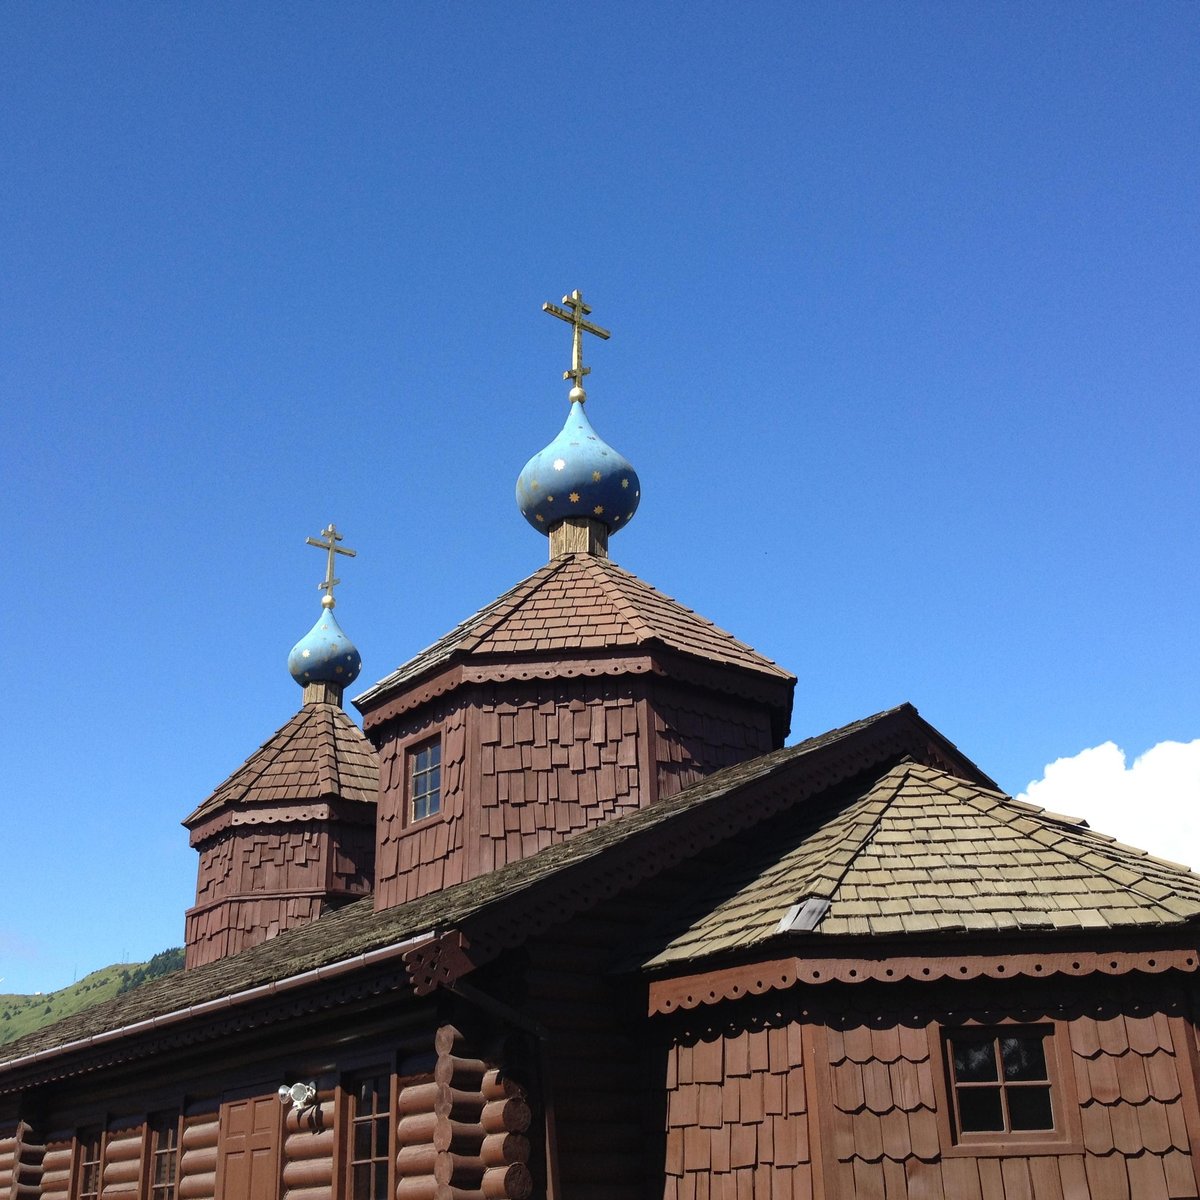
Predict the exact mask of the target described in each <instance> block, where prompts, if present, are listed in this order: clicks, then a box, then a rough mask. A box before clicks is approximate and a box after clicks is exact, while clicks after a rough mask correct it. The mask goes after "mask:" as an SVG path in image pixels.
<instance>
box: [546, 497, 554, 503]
mask: <svg viewBox="0 0 1200 1200" xmlns="http://www.w3.org/2000/svg"><path fill="white" fill-rule="evenodd" d="M546 503H547V504H553V503H554V497H553V496H547V497H546Z"/></svg>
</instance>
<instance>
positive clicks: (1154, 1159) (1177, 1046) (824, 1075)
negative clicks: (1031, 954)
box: [663, 979, 1200, 1200]
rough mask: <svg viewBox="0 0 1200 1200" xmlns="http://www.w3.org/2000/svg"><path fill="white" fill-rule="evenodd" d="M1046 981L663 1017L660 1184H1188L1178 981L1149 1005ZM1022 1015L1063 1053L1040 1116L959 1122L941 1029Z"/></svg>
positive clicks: (813, 999)
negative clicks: (1006, 1125)
mask: <svg viewBox="0 0 1200 1200" xmlns="http://www.w3.org/2000/svg"><path fill="white" fill-rule="evenodd" d="M1052 987H1053V985H1051V986H1048V987H1043V988H1042V989H1041V990H1040V991H1039V990H1035V989H1030V988H1019V987H1011V986H1008V985H997V987H995V988H994V989H993V992H992V994H991V995H990V996H988V995H984V994H983V993H981V992H978V991H970V990H962V989H959V988H955V987H953V986H952V987H946V988H942V987H940V986H939V985H933V984H931V985H929V988H928V990H927V991H926V992H925V993H924V994H922V993H920V992H913V991H901V990H900V989H897V990H896V992H894V993H888V992H887V991H884V990H881V989H878V988H875V987H874V986H872V985H865V984H864V985H860V987H859V989H857V990H856V989H846V990H837V989H831V990H830V991H829V992H828V993H824V992H823V990H822V989H812V988H809V989H799V988H798V989H794V990H793V991H791V992H788V993H781V994H778V995H776V996H769V997H762V998H757V999H753V1000H745V1001H741V1002H737V1003H732V1004H730V1003H725V1004H723V1005H720V1006H715V1007H713V1008H711V1009H708V1010H707V1011H700V1010H697V1011H695V1012H693V1013H691V1014H687V1015H686V1016H683V1017H681V1018H679V1019H676V1020H675V1023H674V1025H673V1026H672V1028H671V1031H670V1035H669V1036H668V1038H667V1041H666V1046H665V1050H664V1051H663V1055H664V1063H663V1070H664V1077H665V1081H666V1087H667V1107H666V1113H665V1131H666V1148H665V1188H664V1193H663V1194H664V1196H666V1197H669V1198H671V1200H675V1198H678V1197H687V1198H688V1200H691V1198H692V1197H698V1196H709V1197H714V1196H715V1197H730V1198H731V1200H732V1198H733V1197H737V1198H739V1200H745V1198H746V1197H765V1196H770V1197H792V1198H799V1197H809V1196H813V1195H816V1196H826V1197H835V1196H837V1197H841V1196H845V1197H855V1198H856V1200H876V1198H878V1200H908V1198H911V1200H917V1198H918V1197H922V1198H924V1197H935V1198H937V1200H1003V1198H1008V1200H1012V1198H1013V1197H1025V1198H1030V1200H1041V1198H1043V1197H1045V1198H1051V1200H1059V1198H1062V1197H1089V1198H1091V1200H1168V1198H1169V1197H1185V1196H1186V1197H1194V1196H1197V1195H1198V1194H1200V1189H1198V1188H1197V1177H1196V1170H1195V1166H1196V1164H1195V1163H1194V1161H1193V1158H1192V1148H1191V1142H1190V1140H1189V1137H1188V1132H1187V1131H1188V1129H1193V1130H1194V1129H1195V1128H1196V1122H1197V1103H1196V1074H1195V1066H1194V1045H1195V1030H1194V1027H1193V1026H1192V1025H1191V1022H1190V1021H1189V1020H1188V1019H1186V1017H1185V1016H1184V1011H1185V1010H1184V998H1183V994H1182V990H1181V989H1179V988H1175V989H1162V988H1161V981H1160V980H1159V979H1155V980H1154V981H1153V983H1152V984H1149V985H1148V986H1146V988H1145V990H1144V992H1143V993H1142V994H1143V995H1146V996H1151V995H1152V996H1154V998H1155V1003H1154V1004H1147V1003H1145V1002H1144V1001H1143V1000H1142V999H1141V998H1140V997H1139V989H1138V986H1137V984H1136V982H1135V981H1133V980H1131V981H1128V982H1127V983H1126V985H1125V986H1123V987H1122V986H1121V984H1120V983H1118V982H1114V981H1112V980H1105V981H1104V982H1103V984H1102V985H1096V986H1094V987H1093V988H1092V989H1090V990H1089V989H1087V988H1086V987H1085V988H1080V989H1078V990H1070V991H1068V989H1067V987H1066V985H1063V986H1061V987H1058V988H1054V989H1053V990H1052ZM934 988H937V990H938V992H939V996H938V999H940V1000H941V1001H942V1002H943V1004H942V1005H937V1004H935V1003H934V999H935V997H934V996H933V995H932V994H931V993H932V991H933V989H934ZM1064 993H1065V994H1064ZM1164 995H1165V996H1166V1003H1163V1002H1162V1001H1163V997H1164ZM943 1005H944V1006H943ZM1030 1027H1037V1028H1039V1029H1044V1030H1047V1031H1049V1041H1048V1043H1047V1044H1048V1045H1049V1046H1051V1047H1052V1052H1053V1054H1055V1055H1056V1056H1057V1059H1058V1062H1060V1063H1061V1064H1062V1071H1061V1072H1059V1073H1058V1077H1057V1078H1054V1079H1053V1086H1052V1096H1053V1104H1054V1126H1055V1128H1054V1131H1053V1132H1052V1133H1051V1134H1050V1135H1048V1136H1047V1135H1043V1140H1042V1141H1041V1142H1040V1143H1039V1142H1036V1141H1034V1140H1033V1139H1032V1138H1031V1136H1030V1135H1020V1134H1017V1133H1012V1134H1008V1135H1003V1136H998V1135H960V1134H957V1133H956V1132H955V1128H954V1120H953V1117H952V1114H951V1113H950V1112H949V1109H950V1107H951V1101H950V1098H949V1097H950V1090H951V1085H950V1082H949V1078H948V1067H947V1064H946V1062H945V1049H944V1044H945V1043H944V1039H945V1038H946V1036H948V1035H951V1036H952V1035H953V1034H954V1033H955V1032H956V1031H957V1032H959V1033H962V1032H964V1031H965V1032H968V1033H970V1032H972V1031H980V1030H982V1031H986V1030H994V1031H1008V1032H1014V1031H1017V1030H1020V1029H1023V1028H1030ZM1052 1070H1053V1067H1052ZM1022 1139H1023V1140H1022Z"/></svg>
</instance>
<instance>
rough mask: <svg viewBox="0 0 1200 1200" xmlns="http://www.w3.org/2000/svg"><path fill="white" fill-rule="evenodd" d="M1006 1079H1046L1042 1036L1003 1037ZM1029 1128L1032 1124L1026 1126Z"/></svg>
mask: <svg viewBox="0 0 1200 1200" xmlns="http://www.w3.org/2000/svg"><path fill="white" fill-rule="evenodd" d="M1000 1057H1001V1059H1002V1060H1003V1062H1004V1078H1005V1079H1046V1078H1047V1075H1046V1051H1045V1049H1044V1048H1043V1046H1042V1039H1041V1038H1040V1037H1002V1038H1001V1039H1000ZM1024 1128H1026V1129H1029V1128H1032V1126H1028V1125H1026V1126H1024Z"/></svg>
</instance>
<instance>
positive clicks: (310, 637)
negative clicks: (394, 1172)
mask: <svg viewBox="0 0 1200 1200" xmlns="http://www.w3.org/2000/svg"><path fill="white" fill-rule="evenodd" d="M330 599H332V597H330V596H326V597H325V598H324V599H323V600H322V604H323V605H324V607H323V608H322V610H321V615H320V617H319V618H318V619H317V623H316V624H315V625H314V626H313V627H312V628H311V629H310V630H309V631H308V632H307V633H306V634H305V635H304V636H303V637H302V638H301V639H300V640H299V641H298V642H297V643H296V644H295V645H294V646H293V647H292V652H291V654H289V655H288V670H289V671H290V672H291V673H292V678H293V679H294V680H295V681H296V682H297V683H298V684H300V686H301V687H303V686H304V685H305V684H306V683H336V684H339V685H341V686H343V687H344V686H345V685H346V684H348V683H353V682H354V681H355V680H356V679H357V678H358V673H359V671H361V670H362V658H361V656H360V655H359V653H358V648H357V647H356V646H355V645H354V643H353V642H352V641H351V640H350V639H349V638H348V637H347V636H346V635H345V634H344V633H343V632H342V627H341V626H340V625H339V624H338V623H337V618H336V617H335V616H334V615H333V607H332V605H330V604H329V600H330Z"/></svg>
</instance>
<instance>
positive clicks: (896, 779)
mask: <svg viewBox="0 0 1200 1200" xmlns="http://www.w3.org/2000/svg"><path fill="white" fill-rule="evenodd" d="M910 772H911V764H910V763H899V764H897V765H896V766H894V767H891V768H889V769H888V770H887V771H885V772H884V773H883V774H882V775H880V776H879V778H878V779H877V780H876V781H875V783H874V784H872V786H871V788H870V790H869V791H867V792H866V793H865V794H864V795H862V796H860V797H859V798H858V799H857V800H855V801H854V802H853V803H852V804H851V805H850V806H849V807H848V808H843V809H841V810H840V811H839V813H838V816H839V817H845V816H846V814H847V813H849V812H851V811H853V810H854V809H856V808H859V807H862V808H868V807H869V806H870V805H871V804H875V803H879V801H880V799H881V797H880V796H879V792H880V791H882V790H884V789H885V788H887V789H888V790H889V791H890V794H889V795H888V796H887V798H886V799H883V801H882V803H881V804H880V807H879V811H878V813H876V814H875V817H874V819H873V820H872V821H871V824H870V827H869V828H868V829H867V831H866V832H865V833H864V834H863V835H862V836H861V837H860V838H859V839H858V846H857V848H856V849H855V850H854V852H853V853H852V854H851V855H850V857H849V858H848V859H847V860H846V861H845V862H844V863H843V864H842V868H841V870H840V871H839V872H838V875H837V877H836V879H835V880H834V882H833V886H832V887H831V888H830V889H829V895H828V896H827V897H825V898H826V899H828V900H830V901H833V899H834V897H835V896H836V895H837V891H838V888H840V887H841V885H842V883H843V881H844V880H845V878H846V876H847V874H849V872H850V868H851V867H852V866H853V865H854V863H855V861H856V860H857V859H858V857H859V856H860V855H861V854H862V853H863V851H864V850H865V849H866V848H867V846H868V845H869V844H870V842H871V840H872V839H873V838H874V837H875V835H876V834H877V833H878V832H879V827H880V825H881V824H882V823H883V818H884V817H885V816H886V814H887V811H888V809H889V808H891V807H892V805H893V804H895V802H896V797H897V795H898V794H899V792H900V789H901V787H903V785H904V781H905V780H906V779H907V778H908V776H909V774H910ZM824 824H825V822H824V821H822V822H821V825H824ZM821 825H818V827H817V828H818V829H819V828H821ZM813 832H814V833H815V832H816V830H814V831H813ZM810 836H811V835H810ZM848 841H853V838H852V837H851V835H850V834H849V833H846V834H843V835H842V836H841V837H840V838H839V839H837V841H835V842H833V843H831V845H830V847H829V849H828V851H827V852H826V853H824V854H822V855H821V857H822V859H823V860H824V861H825V862H827V861H828V859H829V857H830V856H831V855H832V853H833V851H834V849H835V847H840V846H842V845H845V844H846V843H847V842H848ZM818 871H819V867H816V866H814V868H813V869H812V870H811V871H810V872H809V874H808V878H809V879H812V878H813V877H814V876H815V875H816V874H817V873H818Z"/></svg>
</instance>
